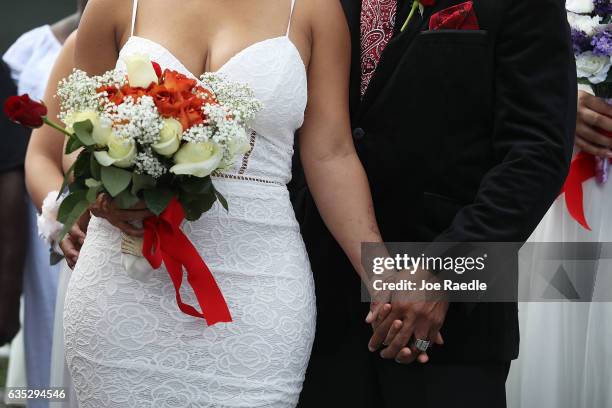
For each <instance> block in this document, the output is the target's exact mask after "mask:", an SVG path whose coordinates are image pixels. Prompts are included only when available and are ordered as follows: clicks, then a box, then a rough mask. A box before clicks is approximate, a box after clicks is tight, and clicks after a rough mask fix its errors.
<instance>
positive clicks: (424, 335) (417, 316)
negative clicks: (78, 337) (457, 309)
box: [368, 302, 448, 364]
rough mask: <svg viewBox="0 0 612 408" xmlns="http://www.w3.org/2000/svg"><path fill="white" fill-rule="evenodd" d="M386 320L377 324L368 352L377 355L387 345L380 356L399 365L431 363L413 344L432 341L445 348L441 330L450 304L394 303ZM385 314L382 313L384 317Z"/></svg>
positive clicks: (386, 309) (374, 325)
mask: <svg viewBox="0 0 612 408" xmlns="http://www.w3.org/2000/svg"><path fill="white" fill-rule="evenodd" d="M382 310H384V311H385V312H387V315H386V317H385V318H384V320H383V321H382V322H380V323H377V324H374V323H375V322H374V321H372V322H370V323H373V328H374V334H373V336H372V338H371V339H370V343H369V344H368V348H369V349H370V351H372V352H374V351H377V350H378V349H379V348H380V347H381V345H385V346H386V348H384V349H383V350H382V351H381V353H380V355H381V357H383V358H385V359H395V360H396V361H397V362H399V363H403V364H408V363H411V362H413V361H414V359H415V358H418V361H419V362H421V363H426V362H427V361H429V357H428V356H427V353H425V352H420V351H419V350H417V349H416V347H415V346H414V344H411V345H409V342H410V340H411V339H412V338H413V337H414V338H415V339H422V340H431V341H433V342H434V343H436V344H443V343H444V341H443V339H442V336H441V335H440V329H441V328H442V324H443V323H444V319H445V317H446V312H447V310H448V302H392V304H391V307H390V308H383V309H382ZM381 314H382V313H381Z"/></svg>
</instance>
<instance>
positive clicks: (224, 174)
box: [212, 172, 284, 186]
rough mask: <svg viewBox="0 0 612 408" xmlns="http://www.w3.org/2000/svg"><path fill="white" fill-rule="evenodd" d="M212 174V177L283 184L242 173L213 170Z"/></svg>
mask: <svg viewBox="0 0 612 408" xmlns="http://www.w3.org/2000/svg"><path fill="white" fill-rule="evenodd" d="M212 176H213V177H221V178H226V179H230V180H243V181H254V182H256V183H263V184H272V185H276V186H284V184H283V183H281V182H278V181H272V180H265V179H261V178H257V177H250V176H243V175H239V174H229V173H216V172H215V173H213V174H212Z"/></svg>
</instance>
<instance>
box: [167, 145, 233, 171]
mask: <svg viewBox="0 0 612 408" xmlns="http://www.w3.org/2000/svg"><path fill="white" fill-rule="evenodd" d="M221 159H223V152H222V151H221V148H220V146H219V145H218V144H216V143H214V142H202V143H187V144H185V145H184V146H183V147H181V148H180V149H179V151H178V152H176V154H175V155H174V162H175V163H176V164H175V165H174V166H172V168H171V169H170V172H172V173H174V174H186V175H191V176H196V177H206V176H208V175H210V173H212V172H213V171H215V170H216V169H217V168H218V167H219V164H220V163H221Z"/></svg>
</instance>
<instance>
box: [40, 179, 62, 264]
mask: <svg viewBox="0 0 612 408" xmlns="http://www.w3.org/2000/svg"><path fill="white" fill-rule="evenodd" d="M58 195H59V192H57V191H51V192H50V193H49V194H47V197H45V199H44V201H43V205H42V212H41V214H39V215H38V217H37V218H36V225H37V227H38V236H40V238H42V239H43V240H44V241H45V242H46V243H47V244H48V245H49V247H51V250H52V251H53V252H55V253H57V254H60V255H62V251H61V249H60V247H59V239H60V234H61V233H62V229H63V228H64V224H62V223H61V222H59V221H57V212H58V211H59V208H60V205H61V204H62V201H63V200H64V197H63V196H61V197H60V198H59V199H58Z"/></svg>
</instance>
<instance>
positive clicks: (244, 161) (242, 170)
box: [238, 130, 257, 174]
mask: <svg viewBox="0 0 612 408" xmlns="http://www.w3.org/2000/svg"><path fill="white" fill-rule="evenodd" d="M255 136H257V132H256V131H254V130H251V138H250V140H249V144H250V145H251V148H250V149H249V151H248V152H246V153H245V154H244V156H243V157H242V166H240V170H238V174H244V173H245V172H246V169H247V166H248V165H249V158H250V157H251V154H252V153H253V149H255Z"/></svg>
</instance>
